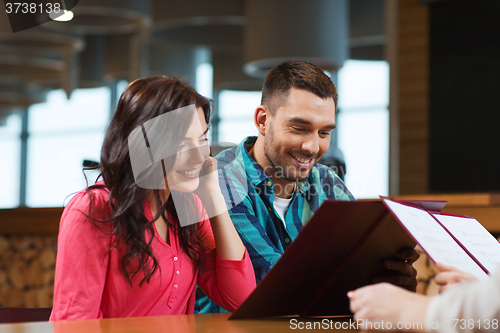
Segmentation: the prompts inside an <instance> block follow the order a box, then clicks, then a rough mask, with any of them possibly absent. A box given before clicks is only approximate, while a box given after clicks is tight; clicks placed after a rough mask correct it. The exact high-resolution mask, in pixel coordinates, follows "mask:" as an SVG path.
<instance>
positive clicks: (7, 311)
mask: <svg viewBox="0 0 500 333" xmlns="http://www.w3.org/2000/svg"><path fill="white" fill-rule="evenodd" d="M51 311H52V308H0V323H1V324H5V323H23V322H30V321H48V320H49V317H50V312H51Z"/></svg>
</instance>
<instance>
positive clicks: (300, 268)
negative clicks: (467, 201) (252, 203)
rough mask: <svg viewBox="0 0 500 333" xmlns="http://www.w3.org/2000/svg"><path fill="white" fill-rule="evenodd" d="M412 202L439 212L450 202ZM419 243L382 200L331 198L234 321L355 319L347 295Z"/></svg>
mask: <svg viewBox="0 0 500 333" xmlns="http://www.w3.org/2000/svg"><path fill="white" fill-rule="evenodd" d="M411 204H412V205H418V206H420V207H421V208H422V209H423V211H427V210H430V211H432V212H439V211H440V210H441V209H442V208H443V207H444V205H445V204H446V202H444V201H412V202H411ZM405 205H406V204H405ZM408 207H409V206H408ZM416 244H417V242H416V241H415V239H414V238H413V237H412V236H411V235H410V234H409V233H408V231H407V228H405V227H403V225H402V224H401V223H399V221H398V220H397V219H396V218H395V216H394V215H393V213H392V212H391V210H390V209H388V208H387V206H386V205H385V204H384V203H383V202H382V201H380V200H370V201H368V200H367V201H335V200H327V201H325V202H324V203H323V204H322V205H321V207H320V208H319V209H318V210H317V211H316V212H315V214H314V215H313V217H312V218H311V219H310V220H309V222H307V224H306V225H305V226H304V228H303V229H302V230H301V232H300V233H299V235H298V237H297V238H296V239H295V241H294V242H293V243H292V244H291V245H290V246H289V247H288V248H287V250H286V251H285V253H284V254H283V256H282V257H281V259H280V260H279V261H278V262H277V263H276V264H275V265H274V267H273V268H272V269H271V270H270V271H269V272H268V274H267V275H266V276H265V277H264V279H262V280H261V281H260V283H259V285H258V286H257V288H256V289H255V290H254V292H253V293H252V294H251V295H250V296H249V297H248V298H247V299H246V300H245V302H244V303H243V304H242V305H241V306H240V307H239V308H238V309H237V310H236V312H234V313H233V314H232V316H231V317H230V319H250V318H264V317H276V316H292V315H299V316H332V315H351V312H350V311H349V300H348V298H347V296H346V293H347V292H348V291H349V290H353V289H356V288H358V287H361V286H364V285H367V284H371V283H372V279H373V278H374V277H377V276H382V275H384V274H387V270H386V269H385V268H384V267H383V266H382V262H383V261H384V260H385V259H391V258H394V259H397V258H399V257H398V253H399V252H400V251H401V250H404V249H407V248H413V247H415V245H416Z"/></svg>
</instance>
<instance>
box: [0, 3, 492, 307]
mask: <svg viewBox="0 0 500 333" xmlns="http://www.w3.org/2000/svg"><path fill="white" fill-rule="evenodd" d="M65 3H66V4H67V5H68V8H70V7H73V8H72V9H71V12H72V14H73V17H72V19H70V20H68V21H55V20H54V21H50V22H47V23H44V24H42V25H40V26H37V27H34V28H31V29H26V30H23V31H19V32H16V33H13V32H12V29H11V25H10V24H9V23H10V22H9V18H8V16H7V14H6V12H4V11H3V10H2V11H0V173H1V174H2V181H1V185H0V208H1V209H0V235H3V236H0V252H1V253H3V256H1V257H0V305H3V306H28V307H34V306H51V295H52V294H51V293H52V291H51V290H52V289H51V288H52V283H53V269H54V260H55V250H56V236H55V235H57V228H58V221H59V218H60V214H61V211H62V207H63V206H64V205H65V204H66V203H67V202H68V200H69V197H70V195H71V194H72V193H75V192H77V191H79V190H81V189H82V188H84V187H85V186H86V179H85V177H84V174H83V173H82V167H83V166H84V165H85V166H89V165H93V164H94V162H98V161H99V155H100V146H101V143H102V140H103V136H104V131H105V129H106V126H107V124H108V121H109V119H110V117H111V116H112V115H113V112H114V109H115V106H116V103H117V100H118V98H119V96H120V94H121V92H122V91H123V90H124V89H125V87H126V86H127V85H128V83H129V82H131V81H132V80H135V79H136V78H139V77H144V76H148V75H154V74H167V75H176V76H180V77H183V78H185V79H186V80H188V81H189V82H191V84H192V85H193V86H194V87H195V88H196V89H197V90H198V91H199V92H200V93H201V94H203V95H205V96H207V97H210V98H212V99H213V100H214V106H215V109H214V115H213V117H212V123H211V130H210V141H211V145H212V149H213V151H214V152H218V151H220V150H221V149H222V148H223V147H226V146H228V145H231V144H238V143H239V142H240V141H241V140H242V139H243V138H244V137H245V136H247V135H256V130H255V127H254V124H253V112H254V110H255V108H256V106H258V105H259V104H260V97H261V93H260V90H261V88H262V83H263V78H264V77H265V75H266V73H267V71H268V69H269V68H271V67H273V66H275V65H277V64H279V63H281V62H282V61H285V60H290V59H296V60H306V61H309V62H312V63H314V64H316V65H318V66H320V67H322V68H323V69H324V70H325V72H327V73H328V75H330V77H331V78H332V80H333V81H334V82H335V83H336V85H337V87H338V91H339V104H338V114H337V124H338V129H337V130H335V131H334V133H333V135H332V142H331V147H330V150H329V151H328V152H327V154H325V157H324V159H323V161H322V162H323V163H325V164H327V165H329V166H331V167H332V168H334V170H335V171H337V173H338V174H339V175H340V176H341V177H342V178H343V179H344V180H345V182H346V184H347V187H348V188H349V189H350V190H351V191H352V192H353V194H354V196H355V197H357V198H359V199H362V198H377V197H378V195H386V196H387V195H390V196H394V197H397V198H406V197H407V196H409V197H411V198H430V199H444V200H448V201H449V204H448V206H447V207H449V210H448V211H450V212H454V213H463V214H467V215H473V216H475V217H476V218H477V219H478V220H479V221H481V222H482V223H483V224H484V225H486V226H487V227H488V229H489V230H490V231H492V232H498V231H500V226H499V223H500V222H497V221H500V195H498V194H497V193H496V192H498V191H499V190H500V177H498V176H497V171H498V170H500V154H499V153H498V152H499V149H498V148H499V147H500V140H499V139H500V137H499V136H500V130H498V124H500V112H499V111H498V105H500V94H498V90H499V88H500V62H499V61H498V59H500V40H499V39H500V24H499V23H498V16H499V14H500V2H499V1H497V0H481V1H477V0H307V1H306V0H210V1H209V0H183V1H170V0H120V1H118V0H80V1H77V2H76V1H72V2H71V3H72V4H73V5H72V6H70V1H69V0H68V1H66V2H65ZM61 5H64V2H62V3H61ZM62 7H63V8H64V6H62ZM2 9H3V8H2ZM55 19H58V20H62V19H66V15H65V16H61V17H58V18H55ZM97 175H98V172H96V171H92V172H87V173H86V177H87V179H88V182H89V184H91V183H93V182H94V181H95V179H96V177H97Z"/></svg>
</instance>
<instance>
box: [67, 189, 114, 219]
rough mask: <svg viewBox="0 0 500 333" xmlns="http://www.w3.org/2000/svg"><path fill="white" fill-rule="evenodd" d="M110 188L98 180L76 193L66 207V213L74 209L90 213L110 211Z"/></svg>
mask: <svg viewBox="0 0 500 333" xmlns="http://www.w3.org/2000/svg"><path fill="white" fill-rule="evenodd" d="M109 209H110V206H109V190H108V189H107V188H106V185H105V184H104V182H102V181H101V182H97V183H95V184H94V185H92V186H89V187H87V188H85V189H83V190H81V191H80V192H78V193H76V194H75V195H74V196H73V198H71V200H70V201H69V203H68V205H67V206H66V207H65V209H64V211H65V213H68V212H70V211H73V210H79V211H82V212H90V213H94V214H95V213H104V212H106V213H107V212H109Z"/></svg>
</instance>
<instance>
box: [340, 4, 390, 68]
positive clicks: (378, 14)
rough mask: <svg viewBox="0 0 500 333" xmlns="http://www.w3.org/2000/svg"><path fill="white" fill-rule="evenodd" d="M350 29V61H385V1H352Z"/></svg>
mask: <svg viewBox="0 0 500 333" xmlns="http://www.w3.org/2000/svg"><path fill="white" fill-rule="evenodd" d="M349 27H350V28H349V59H358V60H384V59H385V44H386V34H385V0H351V1H350V2H349Z"/></svg>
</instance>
